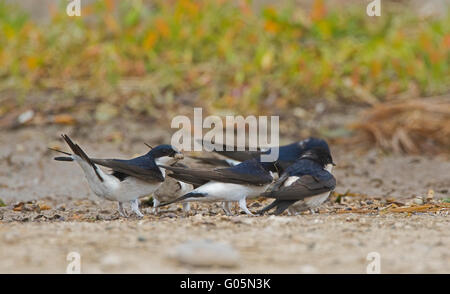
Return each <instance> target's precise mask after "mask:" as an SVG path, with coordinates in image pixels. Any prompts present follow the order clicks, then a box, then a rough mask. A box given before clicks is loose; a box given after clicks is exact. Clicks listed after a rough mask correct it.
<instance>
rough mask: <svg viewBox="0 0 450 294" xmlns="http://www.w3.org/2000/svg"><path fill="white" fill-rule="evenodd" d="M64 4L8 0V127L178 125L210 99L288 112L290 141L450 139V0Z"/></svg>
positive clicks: (0, 89) (403, 146) (4, 62)
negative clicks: (377, 12) (376, 7)
mask: <svg viewBox="0 0 450 294" xmlns="http://www.w3.org/2000/svg"><path fill="white" fill-rule="evenodd" d="M69 2H70V1H65V0H64V1H57V0H45V1H32V0H29V1H27V0H20V1H5V0H2V1H0V32H1V33H0V128H2V129H15V128H20V127H23V126H47V125H52V124H56V125H78V126H90V125H97V124H102V123H108V122H111V121H115V122H117V121H121V122H125V123H127V122H132V121H137V122H139V123H141V124H147V125H150V124H151V125H154V124H155V123H156V124H158V126H159V127H160V128H169V127H170V120H171V118H172V117H173V116H175V115H179V114H185V115H192V112H193V111H192V108H193V107H203V109H204V110H203V114H204V115H207V114H218V115H224V114H231V115H237V114H242V115H244V116H245V115H258V114H261V115H267V114H272V115H280V121H281V126H280V129H281V133H282V136H283V137H286V138H299V137H305V136H308V135H318V136H323V137H326V138H328V139H329V140H331V141H333V142H335V143H340V144H348V143H349V142H350V143H351V144H358V145H359V144H360V143H361V144H362V145H363V146H364V148H371V147H374V146H378V147H381V148H382V149H383V150H385V151H388V152H391V151H394V152H406V153H416V154H418V153H423V152H425V153H430V154H437V153H442V152H448V151H449V150H450V148H449V147H450V141H449V140H450V120H449V116H450V104H449V95H448V93H449V89H450V72H449V71H450V16H449V13H448V12H449V7H450V5H449V4H450V1H445V0H433V1H425V2H424V1H400V0H399V1H381V3H382V8H381V12H382V14H381V16H379V17H376V16H375V17H369V16H368V15H367V14H366V7H367V5H368V4H369V2H370V1H339V0H333V1H325V0H311V1H304V0H297V1H288V0H286V1H270V0H264V1H248V0H236V1H225V0H213V1H194V0H179V1H175V0H171V1H158V0H155V1H143V0H133V1H115V0H105V1H88V0H83V1H81V16H80V17H77V16H74V17H70V16H68V15H67V14H66V6H67V5H68V4H69ZM120 125H122V123H121V124H120ZM116 137H120V136H119V135H117V134H116Z"/></svg>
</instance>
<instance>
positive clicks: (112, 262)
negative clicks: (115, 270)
mask: <svg viewBox="0 0 450 294" xmlns="http://www.w3.org/2000/svg"><path fill="white" fill-rule="evenodd" d="M100 263H101V265H102V266H103V267H104V268H110V267H117V266H119V265H120V264H121V263H122V259H121V258H120V256H118V255H115V254H108V255H106V256H104V257H103V258H102V259H101V260H100Z"/></svg>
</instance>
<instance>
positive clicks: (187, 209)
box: [183, 202, 191, 212]
mask: <svg viewBox="0 0 450 294" xmlns="http://www.w3.org/2000/svg"><path fill="white" fill-rule="evenodd" d="M190 209H191V204H190V203H189V202H183V211H184V212H189V210H190Z"/></svg>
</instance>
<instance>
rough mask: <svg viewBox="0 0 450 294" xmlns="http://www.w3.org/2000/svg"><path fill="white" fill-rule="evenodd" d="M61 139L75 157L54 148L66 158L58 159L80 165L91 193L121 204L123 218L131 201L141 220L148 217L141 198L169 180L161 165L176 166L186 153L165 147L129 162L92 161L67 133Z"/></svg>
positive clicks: (159, 147) (168, 146)
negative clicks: (106, 168) (142, 211)
mask: <svg viewBox="0 0 450 294" xmlns="http://www.w3.org/2000/svg"><path fill="white" fill-rule="evenodd" d="M61 136H62V138H63V139H64V141H66V143H67V145H68V146H69V148H70V149H71V150H72V152H73V154H71V153H69V152H64V151H60V150H57V149H52V148H50V149H51V150H53V151H57V152H60V153H63V154H65V155H66V156H60V157H55V158H54V159H55V160H57V161H75V162H76V163H78V164H79V165H80V167H81V169H82V170H83V172H84V174H85V176H86V179H87V181H88V184H89V186H90V188H91V190H92V191H93V192H94V193H95V194H96V195H97V196H99V197H100V198H104V199H107V200H110V201H118V203H119V205H118V211H119V214H120V215H121V216H122V217H127V213H126V211H125V210H124V208H123V203H124V202H129V203H130V205H131V210H132V211H133V212H134V213H135V214H136V215H137V216H138V217H143V216H144V215H143V214H142V213H141V212H140V211H139V198H140V197H143V196H146V195H149V194H151V193H153V192H154V191H155V190H156V189H157V188H158V187H159V186H160V185H161V184H162V183H163V181H164V179H165V174H166V172H165V170H164V169H163V168H160V167H159V166H158V164H173V163H174V162H175V161H178V160H180V159H182V158H183V154H182V153H180V152H178V151H177V150H175V149H174V148H173V147H172V146H171V145H165V144H163V145H159V146H156V147H155V148H151V150H150V151H149V152H148V153H146V154H144V155H142V156H139V157H136V158H132V159H128V160H124V159H96V158H90V157H89V156H88V155H87V154H86V153H85V152H84V151H83V150H82V149H81V148H80V146H78V144H75V143H73V141H72V140H71V139H70V138H69V136H67V135H65V134H63V135H61ZM148 146H149V145H148ZM149 147H151V146H149ZM98 165H100V166H104V167H108V168H110V169H111V170H112V173H111V174H108V173H106V172H104V171H103V170H101V169H100V168H99V167H98Z"/></svg>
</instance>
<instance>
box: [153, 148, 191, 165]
mask: <svg viewBox="0 0 450 294" xmlns="http://www.w3.org/2000/svg"><path fill="white" fill-rule="evenodd" d="M147 146H148V147H149V148H151V150H150V151H149V152H148V153H147V155H149V156H151V157H153V158H154V159H155V160H156V161H157V162H158V164H167V165H170V164H173V163H175V162H177V161H178V160H181V159H183V158H184V156H183V153H181V152H180V151H178V150H177V149H175V147H173V146H172V145H168V144H162V145H158V146H156V147H154V148H153V147H151V146H150V145H147Z"/></svg>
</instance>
